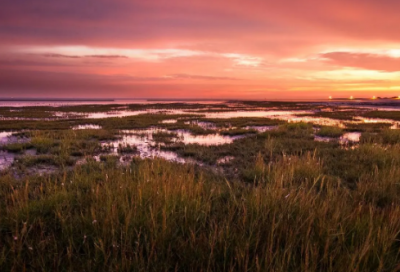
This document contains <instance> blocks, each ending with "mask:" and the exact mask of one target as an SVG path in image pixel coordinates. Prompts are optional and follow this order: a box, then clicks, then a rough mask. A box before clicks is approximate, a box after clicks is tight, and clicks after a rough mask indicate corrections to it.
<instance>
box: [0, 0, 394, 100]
mask: <svg viewBox="0 0 400 272" xmlns="http://www.w3.org/2000/svg"><path fill="white" fill-rule="evenodd" d="M399 9H400V3H399V2H398V1H391V0H385V1H380V2H378V1H373V0H366V1H361V0H356V1H353V2H351V3H349V2H348V1H344V0H337V1H333V0H328V1H323V2H321V1H316V0H305V1H302V2H301V3H293V2H292V1H287V0H284V1H279V3H278V2H276V1H272V0H266V1H265V0H264V1H262V0H252V1H250V3H248V4H246V5H244V4H243V2H241V1H237V0H233V1H225V0H224V1H218V3H205V2H204V1H199V0H193V1H182V0H171V1H168V2H160V1H155V0H150V1H145V2H143V1H128V0H115V1H111V0H99V1H93V0H88V1H85V2H84V3H82V2H81V1H77V0H72V1H68V2H58V1H50V0H41V1H24V0H15V1H8V0H7V1H6V3H4V5H3V6H2V9H1V10H0V97H11V96H12V97H64V98H68V97H71V98H72V97H74V98H79V97H94V98H106V97H131V98H143V97H146V98H171V99H174V98H177V99H178V98H207V99H280V98H281V99H290V98H292V99H310V98H312V99H328V98H329V97H332V98H335V97H347V98H349V97H350V96H352V97H365V98H371V99H372V98H373V97H398V96H399V95H400V33H399V32H398V31H397V30H396V28H395V27H392V26H395V25H397V24H398V23H400V18H399V16H398V15H397V12H396V11H397V10H399Z"/></svg>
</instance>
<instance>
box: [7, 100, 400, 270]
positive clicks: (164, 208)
mask: <svg viewBox="0 0 400 272" xmlns="http://www.w3.org/2000/svg"><path fill="white" fill-rule="evenodd" d="M244 103H245V104H247V105H252V106H254V107H277V106H279V107H286V108H296V107H302V106H301V105H298V104H295V103H269V102H250V101H249V102H244ZM163 106H164V104H163ZM178 106H180V104H171V105H170V107H171V108H173V107H178ZM112 107H114V106H107V107H104V109H106V108H112ZM115 107H116V106H115ZM130 107H132V108H140V106H136V105H134V106H130ZM155 107H161V106H160V105H159V106H155ZM318 107H319V106H317V105H315V108H316V109H317V108H318ZM188 108H189V107H188ZM97 109H98V108H97V107H96V106H93V107H91V108H87V109H85V108H84V107H82V109H81V110H82V111H84V110H86V111H87V112H91V111H94V112H96V111H97ZM66 110H71V111H77V109H76V108H71V109H66ZM176 118H177V117H176ZM176 118H175V117H174V118H172V117H171V115H163V114H155V115H151V114H146V115H142V116H132V117H126V118H108V119H100V120H90V124H96V125H100V126H102V128H103V129H101V130H79V131H73V130H71V129H70V127H72V126H74V125H76V124H85V123H88V121H87V120H68V121H49V122H42V124H40V123H36V122H33V121H32V122H27V121H15V122H14V124H12V122H8V121H2V122H0V127H8V128H10V127H12V126H14V127H28V128H30V129H31V130H30V131H25V132H23V134H24V135H23V137H27V138H30V142H29V143H18V144H16V145H15V146H12V145H6V146H5V148H8V149H10V151H11V150H12V149H14V150H15V152H19V153H20V155H17V160H16V162H14V164H13V167H12V168H11V169H9V170H5V171H3V172H1V173H0V199H1V200H2V201H1V202H0V215H1V216H0V270H1V271H354V272H356V271H398V270H399V267H400V266H399V264H400V256H399V253H400V243H399V239H400V234H399V233H400V232H399V230H400V208H399V207H400V187H399V184H400V133H399V131H398V130H389V129H382V128H379V129H376V130H375V129H371V130H370V129H368V130H367V129H366V131H367V132H366V133H363V134H362V137H361V141H360V144H359V146H358V147H357V148H354V149H345V148H341V146H340V145H339V144H338V143H337V142H332V143H322V142H316V141H314V129H313V126H312V124H308V123H279V124H280V125H279V126H278V127H277V128H275V129H272V130H269V131H266V132H264V133H258V134H255V135H249V136H247V137H243V138H240V139H238V140H235V141H233V143H231V144H224V145H218V146H201V145H195V144H191V145H184V144H183V143H171V144H169V145H168V146H162V147H161V148H162V149H165V150H172V151H175V152H176V153H177V154H178V155H180V156H184V157H192V158H194V159H196V160H198V161H200V162H202V163H204V165H203V166H198V165H189V164H187V165H184V164H177V163H171V162H167V161H165V160H160V159H154V160H141V159H138V158H137V157H133V159H132V160H130V161H129V162H125V164H123V163H121V160H120V157H119V156H117V155H116V154H115V155H112V154H111V151H115V150H114V149H115V148H114V146H112V145H111V144H110V145H107V144H104V143H103V141H114V140H115V139H118V137H119V136H118V135H119V132H118V130H119V129H140V128H149V127H151V126H158V127H159V126H161V127H162V128H165V129H188V128H189V127H193V128H194V130H196V129H197V128H196V126H190V125H186V124H184V120H188V119H190V120H198V118H199V117H197V116H195V117H193V116H190V117H189V116H186V117H185V119H179V120H178V122H177V123H176V124H160V121H162V120H165V119H176ZM251 120H253V121H250V120H249V119H247V118H244V119H240V118H239V119H236V120H232V119H231V120H229V119H227V120H220V121H218V120H213V121H215V124H216V125H217V127H219V128H222V127H229V126H232V124H235V126H236V127H238V129H242V128H243V126H245V125H246V126H249V125H270V124H271V123H269V122H270V120H269V119H265V120H259V119H251ZM248 122H252V123H248ZM262 122H265V123H262ZM33 128H35V129H33ZM32 129H33V130H32ZM325 130H326V131H325V133H338V131H335V129H332V128H325ZM199 131H200V129H199ZM332 131H333V132H332ZM153 136H154V135H153ZM159 136H160V137H161V139H167V138H169V137H170V135H159ZM156 137H157V136H156ZM28 145H29V146H28ZM28 147H29V148H35V149H36V151H37V155H35V156H27V155H22V154H23V152H24V151H25V150H26V149H27V148H28ZM121 148H122V149H121V151H123V150H125V148H128V147H125V146H121ZM129 149H134V147H132V146H130V147H129ZM106 152H110V153H109V154H104V153H106ZM120 153H121V152H120ZM122 153H123V152H122ZM100 154H102V155H101V156H99V157H100V161H99V162H96V161H95V159H94V158H93V156H94V155H100ZM227 156H230V157H232V159H231V160H230V161H229V163H228V164H223V165H222V166H221V168H222V171H219V170H220V169H219V168H218V169H217V170H218V171H215V168H213V167H214V166H215V165H216V164H217V161H218V159H220V158H223V157H227ZM78 157H85V158H86V160H85V163H83V164H80V165H76V166H73V165H75V163H76V161H77V159H78ZM46 167H49V169H57V171H54V172H51V173H47V174H46V173H45V174H44V175H40V173H39V171H36V172H35V171H32V169H34V168H37V169H39V170H40V169H42V168H43V169H45V170H46ZM15 171H19V172H18V173H17V174H16V173H15ZM21 173H22V174H21Z"/></svg>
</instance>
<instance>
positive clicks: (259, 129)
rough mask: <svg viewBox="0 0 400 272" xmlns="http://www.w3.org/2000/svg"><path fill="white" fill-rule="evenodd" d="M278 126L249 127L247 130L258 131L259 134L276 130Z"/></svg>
mask: <svg viewBox="0 0 400 272" xmlns="http://www.w3.org/2000/svg"><path fill="white" fill-rule="evenodd" d="M277 127H278V126H247V127H245V129H254V130H257V131H258V132H266V131H269V130H273V129H276V128H277Z"/></svg>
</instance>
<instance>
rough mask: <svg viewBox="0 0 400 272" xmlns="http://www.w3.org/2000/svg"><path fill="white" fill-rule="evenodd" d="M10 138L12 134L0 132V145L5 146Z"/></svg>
mask: <svg viewBox="0 0 400 272" xmlns="http://www.w3.org/2000/svg"><path fill="white" fill-rule="evenodd" d="M11 136H12V132H7V131H3V132H0V144H7V143H8V142H9V138H10V137H11Z"/></svg>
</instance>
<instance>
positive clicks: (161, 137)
mask: <svg viewBox="0 0 400 272" xmlns="http://www.w3.org/2000/svg"><path fill="white" fill-rule="evenodd" d="M152 136H153V140H154V141H155V142H157V143H165V144H170V143H173V142H174V140H177V139H178V138H179V135H178V133H176V132H167V131H155V132H153V134H152Z"/></svg>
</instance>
